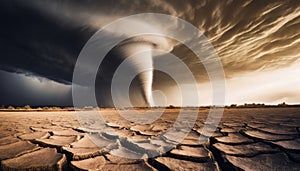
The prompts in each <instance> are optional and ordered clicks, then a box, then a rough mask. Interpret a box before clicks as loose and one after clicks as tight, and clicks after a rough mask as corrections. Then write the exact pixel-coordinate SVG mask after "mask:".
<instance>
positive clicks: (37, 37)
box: [0, 0, 300, 106]
mask: <svg viewBox="0 0 300 171" xmlns="http://www.w3.org/2000/svg"><path fill="white" fill-rule="evenodd" d="M146 12H151V13H162V14H169V15H172V16H175V17H179V18H181V19H183V20H186V21H187V22H190V23H191V24H193V25H194V26H195V27H196V28H198V29H199V30H200V31H201V33H202V34H203V35H205V36H206V37H207V39H208V40H209V41H210V42H211V44H212V45H213V47H214V48H215V50H216V53H217V54H218V56H219V58H220V60H221V62H222V65H223V69H224V73H225V78H226V104H231V103H237V104H243V103H253V102H255V103H266V104H278V103H282V102H286V103H290V104H297V103H300V88H299V87H300V79H299V75H300V69H299V67H300V53H299V49H300V32H299V30H300V2H299V1H295V0H290V1H289V0H286V1H267V0H257V1H254V0H253V1H252V0H248V1H247V0H246V1H234V0H228V1H217V0H209V1H189V0H187V1H180V0H178V1H174V0H166V1H159V0H148V1H143V0H133V1H130V3H129V2H128V1H125V0H119V1H114V0H112V1H101V0H99V1H87V0H82V1H70V0H65V1H59V0H41V1H36V0H27V1H26V2H25V1H23V0H3V1H2V2H1V5H0V19H1V22H2V23H1V26H0V47H1V55H0V56H1V63H0V79H1V82H0V105H14V106H24V105H27V104H29V105H32V106H35V105H55V106H72V104H73V103H72V77H73V70H74V66H75V63H76V61H77V58H78V56H79V53H80V51H81V49H82V48H83V46H84V45H85V43H86V42H87V41H88V40H89V38H90V37H91V36H92V35H93V34H94V33H96V32H97V31H98V30H99V29H101V28H102V27H103V26H105V25H106V24H109V23H111V22H112V21H115V20H116V19H119V18H122V17H126V16H129V15H133V14H139V13H146ZM151 27H154V28H155V27H156V26H155V25H153V26H151ZM158 28H159V27H158ZM169 29H170V30H174V29H180V26H178V25H172V24H170V28H169ZM120 31H122V28H120ZM116 35H117V34H114V35H113V36H116ZM187 41H188V40H187ZM171 53H172V54H174V55H176V56H177V57H178V58H179V59H180V60H182V61H184V63H185V64H186V65H187V66H188V67H189V69H190V70H191V72H192V73H193V74H194V76H195V78H196V80H197V87H198V89H199V94H200V102H199V104H193V103H192V102H191V101H188V100H187V101H185V102H184V104H183V105H187V106H191V105H210V104H211V103H212V95H211V93H212V91H213V90H212V88H211V83H210V80H209V78H208V76H207V73H206V71H205V68H204V67H203V65H202V64H201V62H199V61H198V60H197V58H196V57H195V55H194V54H193V53H192V52H191V51H190V50H189V49H187V48H186V47H185V46H184V45H182V44H180V43H178V42H176V43H172V50H171ZM125 54H126V53H125ZM122 55H124V53H121V50H120V48H119V49H118V47H116V48H115V49H114V50H112V51H111V52H110V53H109V54H108V55H107V56H106V58H105V60H104V61H103V63H102V64H101V67H102V68H100V69H99V73H98V76H97V80H98V81H97V82H96V87H97V90H96V92H97V95H98V96H97V100H98V101H99V105H100V106H110V105H111V97H110V94H109V93H108V94H107V92H109V84H110V83H111V79H112V78H111V77H112V75H113V73H114V71H115V70H116V69H117V67H118V65H119V64H120V63H121V62H122V60H123V59H124V58H122V57H120V56H122ZM163 57H164V56H161V58H163ZM157 64H158V62H157V61H156V59H154V60H153V65H154V66H155V65H157ZM165 67H166V68H167V67H170V68H176V67H177V66H176V64H172V63H171V64H168V65H166V66H165ZM175 72H176V71H175ZM177 75H179V76H182V78H184V77H185V73H179V72H178V74H177ZM153 77H154V78H153V83H152V87H153V90H161V91H162V92H164V93H165V97H166V102H163V100H161V99H157V100H158V102H157V103H158V105H169V104H172V105H182V104H180V100H181V99H180V97H179V96H180V95H178V87H176V85H175V82H174V80H172V79H171V78H169V77H168V76H166V75H165V74H163V73H160V72H156V71H155V72H154V76H153ZM100 83H101V84H100ZM103 83H105V84H104V85H103ZM185 84H186V85H187V87H188V86H189V84H191V83H190V82H188V81H187V82H186V83H185ZM81 86H84V85H81ZM132 87H133V90H135V91H133V93H132V94H134V95H136V94H137V96H136V98H137V99H138V98H141V96H139V95H138V94H139V92H140V91H141V90H140V89H139V88H138V87H139V82H138V81H136V82H133V86H132ZM187 89H188V88H187ZM188 90H189V89H188ZM188 90H187V91H186V93H190V94H193V93H194V92H193V91H188ZM134 98H135V96H134ZM103 99H104V100H103ZM106 99H109V100H106ZM137 101H139V100H137Z"/></svg>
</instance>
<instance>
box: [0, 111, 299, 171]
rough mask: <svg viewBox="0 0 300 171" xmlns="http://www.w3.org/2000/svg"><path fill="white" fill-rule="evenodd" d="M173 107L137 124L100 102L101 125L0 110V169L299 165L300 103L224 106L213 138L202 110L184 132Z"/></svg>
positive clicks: (70, 115) (70, 116)
mask: <svg viewBox="0 0 300 171" xmlns="http://www.w3.org/2000/svg"><path fill="white" fill-rule="evenodd" d="M156 110H159V109H156ZM131 112H132V111H130V110H127V111H126V112H125V113H127V114H128V116H130V115H131V114H130V113H131ZM153 112H154V113H153V115H154V114H155V111H153ZM178 112H179V109H167V110H166V111H165V112H164V113H163V114H162V115H161V117H159V119H157V120H155V121H154V122H153V123H147V124H137V123H135V122H133V121H128V120H126V119H124V118H122V117H121V116H120V115H119V114H118V113H117V112H116V111H115V110H112V109H105V110H103V111H101V114H102V117H103V119H104V121H105V124H104V126H103V127H101V128H100V129H99V128H96V127H93V124H94V122H91V120H88V121H87V122H86V123H84V124H85V125H84V126H83V125H82V124H79V122H78V120H77V115H76V114H75V112H66V111H62V112H57V111H56V112H1V113H0V160H1V169H2V170H25V169H26V170H300V108H244V109H234V108H232V109H225V112H224V114H223V117H222V120H221V122H220V123H219V125H218V127H217V129H216V131H215V132H214V133H213V134H212V136H211V137H209V136H208V135H204V133H203V132H202V131H203V128H204V126H205V124H208V126H209V125H210V124H212V121H210V122H207V121H206V118H207V114H208V110H207V109H200V110H199V114H198V116H196V119H197V120H196V123H195V124H193V125H192V130H191V131H190V132H188V133H187V130H186V129H184V128H183V129H180V126H178V125H177V126H176V128H174V127H173V125H174V123H175V120H176V118H177V116H178ZM193 112H195V109H184V111H183V113H184V114H185V115H186V116H188V115H193ZM87 113H88V112H87ZM150 114H151V113H150ZM87 116H88V114H87ZM149 116H150V115H149ZM151 116H152V115H151ZM131 117H138V116H131ZM142 117H143V118H144V122H147V117H145V116H142ZM175 124H180V123H175ZM89 125H90V127H89ZM170 129H171V130H173V132H172V133H171V134H164V133H165V132H166V131H167V130H170ZM174 130H175V131H174ZM185 133H187V136H186V137H185V138H184V140H183V141H180V144H177V141H179V139H180V137H182V135H183V134H185ZM200 135H202V136H201V137H202V138H200ZM89 136H91V137H94V138H95V137H97V142H95V141H92V140H90V138H89ZM157 137H160V138H157ZM206 137H207V138H206ZM200 139H201V140H202V141H199V140H200ZM203 140H204V141H205V143H201V142H203ZM96 144H98V145H100V146H98V145H96ZM165 151H168V152H166V153H165ZM116 155H117V156H116ZM118 156H126V157H127V158H130V159H126V158H122V157H118ZM149 156H150V157H151V156H152V157H153V158H148V157H149Z"/></svg>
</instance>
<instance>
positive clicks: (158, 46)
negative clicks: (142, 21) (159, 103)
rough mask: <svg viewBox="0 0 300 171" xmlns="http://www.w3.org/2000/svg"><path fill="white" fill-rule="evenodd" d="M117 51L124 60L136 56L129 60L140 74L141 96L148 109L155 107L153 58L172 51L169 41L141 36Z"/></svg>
mask: <svg viewBox="0 0 300 171" xmlns="http://www.w3.org/2000/svg"><path fill="white" fill-rule="evenodd" d="M117 50H118V52H119V54H120V56H121V57H122V58H123V59H126V58H128V57H131V56H135V57H134V58H132V59H131V60H129V62H130V67H132V69H134V70H135V71H136V73H139V74H138V76H137V79H138V80H139V83H140V86H141V91H142V92H141V94H142V97H143V98H144V101H145V103H146V105H147V106H148V107H151V106H153V105H154V102H153V98H152V83H153V71H154V67H153V58H154V57H156V56H159V55H162V54H164V53H168V52H170V51H171V50H172V47H171V46H170V43H169V41H168V40H167V39H166V38H165V37H162V36H156V35H151V36H149V35H147V36H139V37H135V38H130V39H129V40H126V41H124V42H122V43H121V44H120V45H118V47H117ZM154 51H155V53H154ZM158 52H159V53H158Z"/></svg>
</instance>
